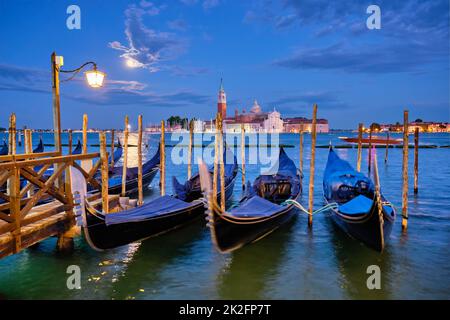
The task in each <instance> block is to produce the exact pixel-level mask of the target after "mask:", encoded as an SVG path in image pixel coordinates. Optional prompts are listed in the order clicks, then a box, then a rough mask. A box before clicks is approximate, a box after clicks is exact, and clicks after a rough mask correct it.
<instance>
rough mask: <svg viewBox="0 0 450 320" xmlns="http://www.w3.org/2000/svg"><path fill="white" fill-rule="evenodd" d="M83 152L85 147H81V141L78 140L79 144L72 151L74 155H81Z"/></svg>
mask: <svg viewBox="0 0 450 320" xmlns="http://www.w3.org/2000/svg"><path fill="white" fill-rule="evenodd" d="M81 151H83V146H82V145H81V141H80V139H78V143H77V145H76V146H75V148H74V149H73V150H72V154H81Z"/></svg>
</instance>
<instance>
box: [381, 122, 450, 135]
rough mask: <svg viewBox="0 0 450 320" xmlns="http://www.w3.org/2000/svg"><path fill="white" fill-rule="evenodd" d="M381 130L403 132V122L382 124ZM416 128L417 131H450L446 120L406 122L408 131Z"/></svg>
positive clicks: (449, 124)
mask: <svg viewBox="0 0 450 320" xmlns="http://www.w3.org/2000/svg"><path fill="white" fill-rule="evenodd" d="M380 127H381V131H391V132H403V123H399V122H397V123H396V124H382V125H380ZM416 128H418V129H419V132H430V133H433V132H450V123H448V122H433V121H427V122H424V121H413V122H410V123H409V124H408V132H414V131H415V130H416Z"/></svg>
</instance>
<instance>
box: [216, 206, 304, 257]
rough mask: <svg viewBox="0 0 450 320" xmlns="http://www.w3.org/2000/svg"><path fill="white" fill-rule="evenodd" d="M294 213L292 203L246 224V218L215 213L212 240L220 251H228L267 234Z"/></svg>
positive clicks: (287, 220) (289, 218)
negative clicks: (271, 214) (277, 211)
mask: <svg viewBox="0 0 450 320" xmlns="http://www.w3.org/2000/svg"><path fill="white" fill-rule="evenodd" d="M296 215H297V209H296V208H295V207H294V206H292V205H291V206H287V207H286V209H285V210H283V211H280V212H279V213H277V214H275V215H273V216H271V217H265V218H261V219H256V220H253V221H252V223H251V224H247V223H246V222H248V221H246V220H242V219H232V217H231V216H226V218H224V217H222V216H220V215H217V216H216V217H215V221H214V227H213V230H212V238H213V239H212V240H213V242H214V243H215V244H216V246H217V248H218V249H219V250H220V251H221V252H223V253H226V252H230V251H233V250H236V249H239V248H241V247H243V246H244V245H247V244H250V243H252V242H255V241H257V240H259V239H261V238H263V237H265V236H267V235H269V234H270V233H272V232H273V231H275V230H276V229H278V228H279V227H280V226H282V225H283V224H285V223H287V222H289V221H290V220H291V219H292V218H293V217H294V216H296ZM210 223H212V222H210Z"/></svg>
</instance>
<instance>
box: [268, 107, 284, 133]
mask: <svg viewBox="0 0 450 320" xmlns="http://www.w3.org/2000/svg"><path fill="white" fill-rule="evenodd" d="M283 130H284V121H283V120H282V119H281V115H280V113H279V112H278V111H276V110H275V108H274V110H273V111H272V112H270V113H269V114H268V115H267V119H266V120H264V132H267V133H281V132H283Z"/></svg>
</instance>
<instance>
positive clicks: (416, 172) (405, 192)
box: [357, 110, 419, 231]
mask: <svg viewBox="0 0 450 320" xmlns="http://www.w3.org/2000/svg"><path fill="white" fill-rule="evenodd" d="M408 123H409V122H408V110H405V111H404V112H403V146H402V149H403V158H402V230H403V231H406V229H407V228H408V152H409V141H408V132H409V125H408ZM362 136H363V124H362V123H360V124H359V125H358V156H357V170H358V171H361V155H362ZM389 138H390V135H389V131H388V132H387V134H386V148H385V156H384V162H385V163H387V162H388V150H389V144H390V140H389ZM368 150H369V151H368V159H369V160H368V172H369V175H370V172H371V166H372V163H373V165H374V166H377V163H376V161H372V151H371V150H372V127H370V128H369V147H368ZM373 154H374V155H376V153H375V152H373ZM377 170H378V169H377V168H376V177H375V182H376V184H377V183H378V186H379V177H378V171H377ZM418 192H419V128H417V127H416V128H415V130H414V194H415V195H417V194H418Z"/></svg>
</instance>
